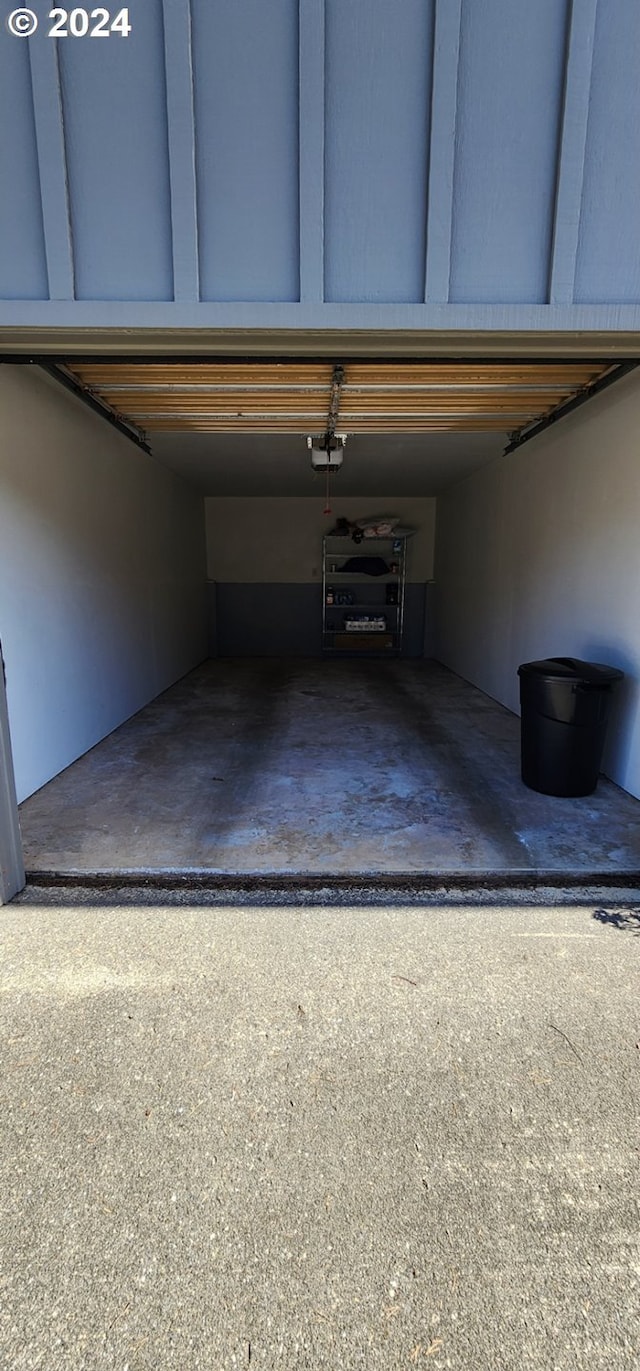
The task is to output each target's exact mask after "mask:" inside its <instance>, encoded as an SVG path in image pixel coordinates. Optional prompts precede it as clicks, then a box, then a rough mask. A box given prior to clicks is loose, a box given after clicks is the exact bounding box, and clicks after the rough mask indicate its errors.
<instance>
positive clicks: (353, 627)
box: [344, 614, 387, 633]
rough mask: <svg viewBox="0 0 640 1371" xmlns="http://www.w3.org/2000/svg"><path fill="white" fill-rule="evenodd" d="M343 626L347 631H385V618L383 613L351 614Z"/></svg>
mask: <svg viewBox="0 0 640 1371" xmlns="http://www.w3.org/2000/svg"><path fill="white" fill-rule="evenodd" d="M344 626H345V630H346V632H347V633H385V632H386V628H387V620H386V618H385V615H384V614H352V615H348V616H347V617H346V618H345V621H344Z"/></svg>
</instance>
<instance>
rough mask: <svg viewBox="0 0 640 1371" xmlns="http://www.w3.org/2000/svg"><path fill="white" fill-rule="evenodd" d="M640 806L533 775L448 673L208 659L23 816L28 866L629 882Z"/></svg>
mask: <svg viewBox="0 0 640 1371" xmlns="http://www.w3.org/2000/svg"><path fill="white" fill-rule="evenodd" d="M639 818H640V802H639V801H637V800H635V799H633V798H632V797H631V796H630V795H627V794H625V792H623V791H621V790H620V789H619V788H618V787H616V786H614V785H612V784H611V783H610V782H608V781H604V780H602V781H601V783H600V785H599V787H598V790H597V791H596V793H595V794H594V795H592V796H588V797H585V798H582V799H573V800H569V799H554V798H553V797H550V796H545V795H538V794H535V793H534V792H532V791H530V790H528V789H527V788H526V787H525V786H524V785H523V784H522V781H521V779H520V767H519V720H518V719H517V718H516V717H515V715H513V714H511V713H510V712H509V711H508V710H506V709H504V708H502V707H501V706H500V705H498V704H496V703H495V701H493V700H490V699H489V698H488V697H487V696H486V695H483V694H482V692H481V691H479V690H476V689H475V688H474V687H473V686H470V685H469V684H468V683H467V682H465V681H462V680H461V679H460V678H459V677H456V676H455V675H454V674H453V673H452V672H450V671H448V670H446V669H445V668H444V667H442V666H440V665H439V664H438V663H435V662H425V661H393V662H387V661H376V660H367V661H362V660H360V661H359V660H357V659H356V660H349V661H336V660H329V661H322V660H317V659H291V660H289V661H279V660H277V659H266V660H264V659H263V660H259V661H252V660H247V659H243V660H239V661H232V660H216V661H211V662H208V663H205V664H204V665H203V666H202V667H199V668H198V669H197V670H196V671H194V672H192V673H191V674H190V675H189V676H188V677H185V679H184V680H183V681H180V682H179V683H178V684H177V685H176V686H174V687H173V688H172V689H171V690H168V691H166V692H165V693H164V694H163V695H162V696H160V697H158V699H157V700H155V701H153V703H152V704H151V705H149V706H148V707H147V708H146V709H144V710H142V711H141V712H140V713H139V714H138V715H136V716H135V718H133V719H131V720H129V721H128V722H127V723H125V724H124V725H123V726H122V727H121V728H119V729H117V730H116V731H115V732H114V733H113V734H111V735H110V736H109V737H108V738H106V739H105V740H104V741H103V742H102V743H99V744H98V745H97V747H94V748H93V749H92V750H91V751H90V752H88V753H87V754H86V755H85V756H84V757H81V758H80V759H79V761H77V762H75V763H74V764H73V765H72V766H70V767H68V768H67V770H66V771H64V772H63V773H62V774H61V775H60V776H57V777H55V778H54V780H53V781H51V782H50V783H49V784H48V785H46V786H44V787H43V789H42V790H40V791H39V792H38V793H37V794H36V795H33V796H32V797H31V798H30V799H28V800H27V801H26V802H25V803H24V804H23V805H22V807H21V825H22V833H23V839H24V849H25V862H26V866H27V870H28V872H29V873H33V874H34V875H35V874H37V873H47V872H48V873H51V872H54V873H69V874H76V875H77V876H79V877H82V876H83V875H85V876H86V875H90V874H94V873H95V874H100V873H103V874H105V873H106V874H109V873H111V874H115V875H116V876H117V875H118V874H122V875H125V874H129V875H132V874H133V875H134V876H135V874H136V873H137V874H138V875H140V876H144V875H147V874H153V873H157V874H158V875H160V876H162V875H163V874H164V875H169V874H171V873H174V874H180V873H183V874H184V876H185V878H190V877H193V876H194V875H198V874H199V873H202V874H210V875H216V873H217V874H220V875H224V874H230V875H236V876H237V877H238V879H239V880H240V883H242V880H243V879H244V878H246V877H247V876H249V875H252V874H253V875H256V876H259V875H263V876H266V877H275V878H277V877H279V876H282V877H288V876H295V875H298V876H309V877H310V878H311V877H313V878H320V877H325V878H326V879H327V880H328V881H331V880H332V879H334V878H339V877H341V876H345V877H351V876H358V875H359V876H362V878H363V879H364V880H369V879H374V878H376V877H385V878H390V879H393V878H394V877H397V878H398V879H405V878H406V879H411V878H412V877H416V878H418V877H420V876H422V877H430V878H436V877H442V878H443V879H445V878H446V879H449V878H454V877H459V878H464V877H469V878H471V879H472V880H474V881H476V883H477V880H478V879H481V878H482V877H486V876H489V875H491V876H495V877H496V878H497V877H500V878H504V877H505V876H518V875H522V876H524V877H526V878H527V879H528V880H529V881H530V880H531V879H532V877H534V876H535V875H536V874H539V875H540V877H541V879H544V873H547V875H550V876H557V877H558V878H561V877H563V876H567V877H569V876H575V877H578V878H582V879H585V880H586V879H589V880H591V882H592V883H597V881H598V880H600V879H602V880H603V882H605V883H608V882H609V879H610V878H611V879H615V880H618V879H620V882H621V883H622V884H625V882H627V881H628V880H630V879H631V877H632V876H633V875H634V874H635V873H637V872H638V871H640V824H639V822H638V820H639Z"/></svg>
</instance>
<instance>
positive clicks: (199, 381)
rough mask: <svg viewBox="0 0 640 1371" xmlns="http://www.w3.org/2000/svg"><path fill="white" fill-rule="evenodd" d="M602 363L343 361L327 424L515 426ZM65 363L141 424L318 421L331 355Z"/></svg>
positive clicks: (577, 386)
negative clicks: (336, 407)
mask: <svg viewBox="0 0 640 1371" xmlns="http://www.w3.org/2000/svg"><path fill="white" fill-rule="evenodd" d="M614 369H615V368H614V367H612V364H611V363H610V362H588V361H586V362H564V361H553V362H544V361H535V362H534V361H531V362H527V361H515V362H485V363H483V362H473V361H469V362H457V361H441V362H409V361H407V362H403V361H394V362H377V361H357V362H356V361H353V362H351V361H347V362H346V363H345V364H344V374H343V383H342V387H341V392H340V402H339V410H338V415H337V421H336V423H335V428H336V429H337V430H338V431H342V430H343V431H345V432H347V433H349V434H371V435H374V434H375V435H382V434H427V433H434V432H435V433H461V432H474V433H480V432H492V433H511V432H514V431H515V432H519V431H520V430H522V429H526V428H527V427H529V426H530V425H532V424H534V423H536V422H539V421H540V420H541V419H543V418H545V417H546V416H548V415H549V414H551V413H552V412H553V411H554V410H556V409H557V408H558V407H559V406H562V405H564V404H565V403H566V402H567V401H570V400H572V399H573V398H575V397H576V396H577V395H579V394H580V393H582V392H583V391H585V390H587V389H588V388H589V387H590V386H591V385H593V384H594V383H595V382H597V381H599V380H601V379H602V378H603V377H604V376H605V375H606V373H607V372H610V371H612V370H614ZM65 370H66V372H67V373H68V374H69V375H70V376H71V377H72V378H73V379H75V380H76V381H77V382H79V383H80V385H81V386H82V387H84V388H86V389H87V390H88V391H89V392H90V394H91V395H92V396H93V397H94V398H95V399H97V400H98V401H100V403H101V404H103V405H105V406H107V407H108V408H109V409H110V410H111V411H112V412H114V413H115V414H116V415H117V416H118V417H119V418H121V419H122V420H124V421H125V422H126V423H127V424H130V425H133V426H134V427H135V428H137V429H138V430H141V431H142V432H143V433H147V434H153V433H170V432H173V433H227V434H232V433H233V434H250V433H256V434H270V433H273V434H286V433H289V434H300V435H305V434H307V433H321V432H323V431H324V430H325V428H326V426H327V422H328V415H329V410H330V405H331V393H332V380H333V375H334V363H333V362H332V361H329V360H328V361H320V362H318V361H304V360H302V361H300V360H299V361H284V362H265V361H263V360H254V361H244V362H243V361H235V360H232V361H188V362H186V361H184V360H183V361H180V362H157V361H151V362H146V361H145V362H141V361H123V360H118V361H110V360H106V361H86V362H75V361H70V362H68V363H67V365H66V367H65Z"/></svg>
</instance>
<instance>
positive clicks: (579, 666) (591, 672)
mask: <svg viewBox="0 0 640 1371" xmlns="http://www.w3.org/2000/svg"><path fill="white" fill-rule="evenodd" d="M518 675H519V676H541V677H542V679H543V680H545V681H586V682H587V683H588V684H589V685H602V686H604V685H610V684H611V683H612V682H613V681H621V680H622V678H623V676H624V671H618V668H617V667H615V666H605V664H604V663H603V662H582V661H581V660H580V658H579V657H547V658H546V659H545V661H543V662H523V663H522V666H519V667H518Z"/></svg>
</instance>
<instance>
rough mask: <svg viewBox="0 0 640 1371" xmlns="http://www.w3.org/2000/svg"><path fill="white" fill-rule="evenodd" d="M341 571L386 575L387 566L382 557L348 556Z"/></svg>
mask: <svg viewBox="0 0 640 1371" xmlns="http://www.w3.org/2000/svg"><path fill="white" fill-rule="evenodd" d="M342 570H343V572H346V573H348V574H349V575H352V574H353V575H354V576H355V575H360V576H388V575H389V567H388V565H387V563H386V562H385V560H384V557H349V558H348V560H347V561H346V562H345V564H344V566H343V568H342Z"/></svg>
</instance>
